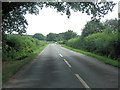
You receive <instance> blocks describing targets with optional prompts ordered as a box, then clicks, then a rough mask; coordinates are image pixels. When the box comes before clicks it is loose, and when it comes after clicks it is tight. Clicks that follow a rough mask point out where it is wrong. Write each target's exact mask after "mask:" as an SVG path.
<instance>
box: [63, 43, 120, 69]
mask: <svg viewBox="0 0 120 90" xmlns="http://www.w3.org/2000/svg"><path fill="white" fill-rule="evenodd" d="M61 46H63V47H65V48H67V49H70V50H72V51H76V52H80V53H82V54H85V55H88V56H92V57H94V58H97V59H98V60H101V61H103V62H104V63H106V64H110V65H113V66H116V67H120V63H119V62H118V61H117V60H112V59H110V58H107V57H103V56H100V55H96V54H93V53H90V52H86V51H82V50H79V49H75V48H71V47H68V46H65V45H61Z"/></svg>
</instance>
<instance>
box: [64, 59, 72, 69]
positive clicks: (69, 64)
mask: <svg viewBox="0 0 120 90" xmlns="http://www.w3.org/2000/svg"><path fill="white" fill-rule="evenodd" d="M64 61H65V62H66V64H67V65H68V66H69V67H70V68H71V65H70V64H69V63H68V61H67V60H65V59H64Z"/></svg>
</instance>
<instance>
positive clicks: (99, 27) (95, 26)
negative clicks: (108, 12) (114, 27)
mask: <svg viewBox="0 0 120 90" xmlns="http://www.w3.org/2000/svg"><path fill="white" fill-rule="evenodd" d="M103 31H104V25H103V23H101V22H100V21H98V20H97V21H96V20H92V21H89V22H87V24H86V25H85V27H84V28H83V31H82V36H83V37H86V36H88V35H90V34H93V33H98V32H103Z"/></svg>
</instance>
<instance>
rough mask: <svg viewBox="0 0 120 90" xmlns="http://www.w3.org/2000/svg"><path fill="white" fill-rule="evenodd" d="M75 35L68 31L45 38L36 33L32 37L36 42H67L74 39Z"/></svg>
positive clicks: (48, 35)
mask: <svg viewBox="0 0 120 90" xmlns="http://www.w3.org/2000/svg"><path fill="white" fill-rule="evenodd" d="M76 36H77V34H76V33H75V32H73V31H72V30H68V31H66V32H63V33H58V34H56V33H49V34H47V35H46V36H44V35H43V34H41V33H36V34H34V35H33V38H37V39H38V40H47V41H55V42H57V41H67V40H69V39H71V38H74V37H76Z"/></svg>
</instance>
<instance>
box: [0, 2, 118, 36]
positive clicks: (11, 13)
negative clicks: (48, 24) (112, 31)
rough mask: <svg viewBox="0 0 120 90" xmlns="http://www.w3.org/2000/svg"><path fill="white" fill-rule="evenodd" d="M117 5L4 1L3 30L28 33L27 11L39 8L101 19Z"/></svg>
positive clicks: (34, 10) (34, 12)
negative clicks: (82, 14)
mask: <svg viewBox="0 0 120 90" xmlns="http://www.w3.org/2000/svg"><path fill="white" fill-rule="evenodd" d="M115 5H116V3H114V2H99V3H97V2H96V3H95V2H2V31H3V33H5V32H7V33H12V32H14V31H15V32H17V33H18V34H22V33H26V26H27V25H28V23H27V21H26V19H25V17H24V15H25V14H26V13H30V14H35V15H37V14H39V8H41V9H42V8H43V7H44V6H45V7H51V8H54V9H57V11H58V12H61V13H66V15H67V16H68V18H69V17H70V15H71V12H70V11H71V9H72V10H74V11H75V12H76V11H81V12H83V13H87V14H88V15H91V18H92V19H100V18H101V17H103V16H104V15H106V14H107V13H108V12H109V11H112V9H113V7H114V6H115Z"/></svg>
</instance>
